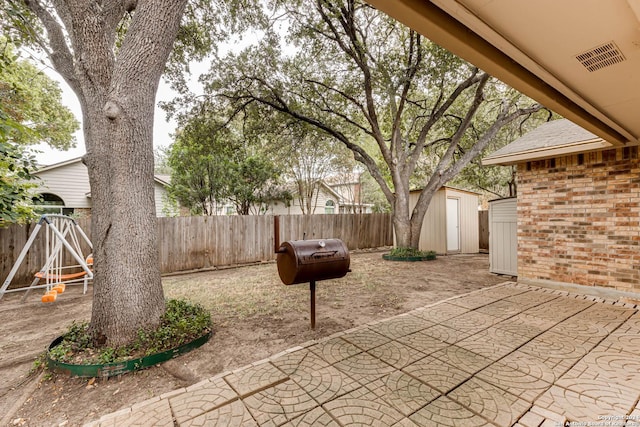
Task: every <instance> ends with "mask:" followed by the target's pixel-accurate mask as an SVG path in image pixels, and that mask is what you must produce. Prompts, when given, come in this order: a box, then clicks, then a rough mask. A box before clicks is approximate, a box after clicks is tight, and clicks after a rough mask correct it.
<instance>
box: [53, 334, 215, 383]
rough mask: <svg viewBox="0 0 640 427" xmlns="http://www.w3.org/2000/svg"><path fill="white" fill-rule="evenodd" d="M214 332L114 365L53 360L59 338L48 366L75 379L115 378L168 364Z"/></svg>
mask: <svg viewBox="0 0 640 427" xmlns="http://www.w3.org/2000/svg"><path fill="white" fill-rule="evenodd" d="M211 335H213V332H208V333H206V334H205V335H202V336H200V337H198V338H196V339H195V340H193V341H189V342H188V343H186V344H182V345H180V346H178V347H174V348H172V349H169V350H166V351H162V352H160V353H154V354H151V355H149V356H144V357H139V358H136V359H131V360H125V361H122V362H112V363H104V364H95V365H76V364H72V363H64V362H60V361H57V360H54V359H52V358H51V355H50V351H51V349H52V348H54V347H55V346H57V345H58V344H60V343H61V342H62V340H63V339H64V337H62V336H59V337H58V338H56V339H55V340H53V341H52V342H51V344H50V345H49V348H48V350H47V366H48V368H49V369H51V370H55V371H58V372H62V373H65V374H69V375H71V376H73V377H81V378H94V377H100V378H107V377H113V376H116V375H121V374H124V373H127V372H131V371H137V370H140V369H146V368H148V367H151V366H153V365H157V364H158V363H162V362H166V361H167V360H170V359H173V358H174V357H176V356H179V355H181V354H183V353H187V352H189V351H191V350H194V349H196V348H198V347H200V346H202V345H203V344H205V343H206V342H207V341H209V338H211Z"/></svg>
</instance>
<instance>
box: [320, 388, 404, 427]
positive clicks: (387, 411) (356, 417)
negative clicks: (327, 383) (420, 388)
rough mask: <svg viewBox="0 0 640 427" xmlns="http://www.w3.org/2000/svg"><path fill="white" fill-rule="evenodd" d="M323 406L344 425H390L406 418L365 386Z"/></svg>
mask: <svg viewBox="0 0 640 427" xmlns="http://www.w3.org/2000/svg"><path fill="white" fill-rule="evenodd" d="M323 408H324V410H325V411H327V412H329V413H330V414H331V415H332V416H333V417H334V418H335V419H336V420H338V422H339V423H340V424H342V425H343V426H349V425H358V426H371V427H389V426H392V425H393V424H395V423H397V422H399V421H400V420H401V419H402V418H404V417H403V416H402V414H401V413H400V412H398V411H396V410H395V409H393V408H392V407H391V406H390V405H389V404H387V403H386V402H384V401H383V400H382V399H380V398H379V397H377V396H376V395H375V394H374V393H373V392H371V391H370V390H368V389H367V388H365V387H361V388H359V389H357V390H354V391H352V392H351V393H349V394H347V395H345V396H342V397H340V398H338V399H335V400H332V401H330V402H328V403H326V404H325V405H323Z"/></svg>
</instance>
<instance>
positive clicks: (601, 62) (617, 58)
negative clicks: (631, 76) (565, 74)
mask: <svg viewBox="0 0 640 427" xmlns="http://www.w3.org/2000/svg"><path fill="white" fill-rule="evenodd" d="M576 59H577V60H578V61H580V63H581V64H582V65H584V67H585V68H586V69H587V70H589V71H591V72H593V71H597V70H600V69H602V68H606V67H609V66H611V65H613V64H617V63H620V62H623V61H624V60H625V57H624V55H622V52H620V49H618V46H616V44H615V43H614V42H609V43H606V44H603V45H602V46H598V47H595V48H593V49H591V50H588V51H586V52H583V53H581V54H579V55H576Z"/></svg>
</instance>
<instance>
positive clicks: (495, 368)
mask: <svg viewBox="0 0 640 427" xmlns="http://www.w3.org/2000/svg"><path fill="white" fill-rule="evenodd" d="M502 360H504V359H502ZM536 367H538V366H536ZM518 368H520V369H526V367H525V366H521V365H518ZM520 369H516V368H515V367H514V366H513V365H509V364H506V363H502V361H500V362H495V363H494V364H492V365H490V366H488V367H487V368H485V369H483V370H482V371H480V372H478V373H477V374H476V378H478V379H481V380H483V381H485V382H487V383H489V384H492V385H494V386H496V387H499V388H501V389H502V390H506V391H508V392H509V393H511V394H513V395H515V396H518V397H519V398H521V399H523V400H525V401H527V402H529V403H532V402H534V401H535V400H536V399H537V398H538V397H539V396H540V395H542V394H543V393H544V392H545V391H547V390H548V389H549V388H550V387H551V384H552V382H546V381H543V380H542V379H540V378H538V377H536V376H533V375H529V374H527V373H525V372H522V371H521V370H520Z"/></svg>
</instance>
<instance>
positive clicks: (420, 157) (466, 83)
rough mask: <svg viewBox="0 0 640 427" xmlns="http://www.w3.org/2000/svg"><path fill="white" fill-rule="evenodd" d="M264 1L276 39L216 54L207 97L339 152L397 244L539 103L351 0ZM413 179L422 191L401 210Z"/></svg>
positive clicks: (409, 238)
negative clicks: (286, 125)
mask: <svg viewBox="0 0 640 427" xmlns="http://www.w3.org/2000/svg"><path fill="white" fill-rule="evenodd" d="M274 4H275V7H276V8H277V13H272V16H275V17H276V19H279V20H284V21H286V22H285V24H284V25H282V27H283V28H287V31H288V32H287V34H286V38H284V39H283V38H282V37H281V36H280V33H279V32H278V31H275V30H272V28H277V27H278V25H277V23H274V24H272V25H271V26H270V27H269V28H267V29H265V37H263V38H262V40H261V41H260V42H259V43H258V44H256V45H254V46H251V47H249V48H247V49H245V50H244V51H242V52H240V53H237V54H230V55H227V56H226V57H224V58H222V59H220V60H218V61H215V62H214V63H213V64H212V68H211V72H210V74H209V76H208V85H207V90H208V91H209V94H210V95H211V96H214V97H223V98H225V99H227V100H229V101H230V102H231V103H232V104H233V105H234V107H235V108H236V109H238V110H239V109H242V108H246V107H250V106H252V105H253V104H255V103H259V104H261V105H266V106H268V107H270V108H271V109H273V110H275V111H278V112H280V113H282V114H284V115H286V116H288V117H291V118H294V119H296V120H299V121H301V122H304V123H307V124H309V125H311V126H315V127H316V128H317V129H319V130H321V131H323V132H325V133H326V134H328V135H330V136H331V137H333V138H334V139H335V140H336V141H338V142H339V143H341V144H342V145H344V146H345V147H347V148H348V149H350V150H351V151H352V152H353V154H354V157H355V159H356V160H357V161H359V162H361V163H362V164H363V165H364V167H365V168H366V169H367V170H368V172H369V173H370V174H371V176H372V177H373V178H374V179H375V181H376V182H377V184H378V185H379V186H380V188H381V190H382V192H383V193H384V196H385V198H386V200H387V201H388V203H389V204H390V205H391V207H392V210H393V226H394V230H395V235H396V241H397V245H398V246H402V247H414V248H416V247H417V246H418V243H419V238H420V229H421V226H422V221H423V218H424V215H425V213H426V211H427V208H428V206H429V203H430V201H431V199H432V197H433V195H434V194H435V192H436V191H437V190H438V189H439V188H441V187H442V186H443V185H444V184H445V183H447V182H448V181H449V180H451V179H452V178H453V177H455V176H456V175H457V174H458V173H460V171H461V170H462V169H463V168H464V167H465V166H466V165H467V164H469V162H470V161H471V160H472V159H474V158H475V157H476V156H477V155H478V154H479V153H480V152H481V151H482V150H483V149H484V148H485V147H486V146H487V145H488V144H489V142H490V141H492V139H493V138H494V137H495V135H496V134H497V133H498V131H499V130H500V129H501V128H502V127H503V126H504V125H506V124H508V123H510V122H512V121H514V120H516V119H518V118H520V117H526V116H528V115H530V114H534V113H536V112H537V111H539V110H541V109H542V106H540V105H538V104H535V103H533V102H531V101H530V100H529V99H527V98H525V97H523V96H520V95H519V94H518V93H516V92H514V91H513V90H510V89H509V88H507V87H505V85H503V84H502V83H500V82H498V81H496V80H494V79H492V78H491V77H490V76H489V75H488V74H486V73H485V72H483V71H481V70H479V69H478V68H476V67H474V66H472V65H470V64H468V63H466V62H464V61H462V60H461V59H459V58H457V57H455V56H454V55H452V54H451V53H449V52H447V51H445V50H444V49H442V48H440V47H439V46H437V45H435V44H433V43H432V42H430V41H429V40H427V39H425V38H424V37H422V36H421V35H420V34H418V33H416V32H415V31H412V30H411V29H409V28H407V27H405V26H403V25H402V24H400V23H398V22H396V21H394V20H393V19H391V18H390V17H388V16H386V15H384V14H382V13H380V12H378V11H377V10H375V9H374V8H372V7H370V6H369V5H367V4H366V3H364V2H362V1H360V0H314V1H312V2H309V1H296V0H288V1H286V0H283V1H277V2H274ZM205 80H206V79H205ZM479 114H481V115H482V116H483V117H484V116H487V115H491V117H492V119H491V120H490V121H486V120H484V119H483V120H481V121H479V122H478V121H476V117H477V116H478V115H479ZM412 185H413V186H419V188H421V190H422V191H421V192H420V196H419V198H418V201H417V204H416V205H415V207H414V208H413V209H410V204H409V192H410V190H412Z"/></svg>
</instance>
